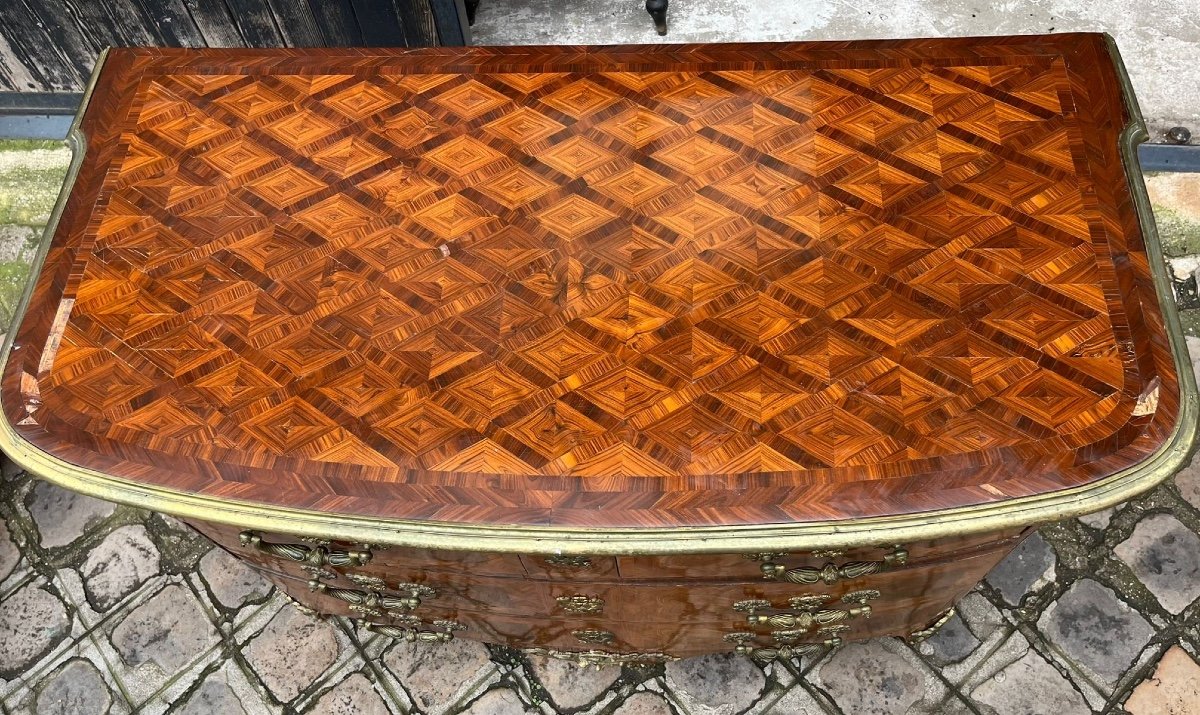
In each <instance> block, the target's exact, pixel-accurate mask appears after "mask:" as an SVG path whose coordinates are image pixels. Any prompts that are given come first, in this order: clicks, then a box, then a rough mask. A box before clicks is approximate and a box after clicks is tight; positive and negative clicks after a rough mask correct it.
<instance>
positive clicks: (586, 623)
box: [272, 576, 969, 657]
mask: <svg viewBox="0 0 1200 715" xmlns="http://www.w3.org/2000/svg"><path fill="white" fill-rule="evenodd" d="M272 581H274V582H275V583H276V585H277V586H279V587H280V588H281V589H282V590H284V591H285V592H286V593H288V594H289V595H291V596H292V597H293V598H294V599H296V600H297V601H299V602H300V603H302V604H304V605H307V606H309V607H311V608H314V609H316V610H317V611H318V612H321V613H327V614H331V615H337V616H343V617H348V618H354V619H361V618H362V617H361V615H360V614H358V613H355V612H354V611H353V610H351V609H350V607H349V604H347V603H345V602H343V601H340V600H337V599H334V598H331V597H329V596H325V595H322V594H315V593H310V592H308V590H307V588H305V587H304V586H303V584H301V583H300V582H299V581H297V580H294V579H289V578H284V577H278V576H274V577H272ZM967 589H969V586H967V588H966V589H963V591H958V592H949V591H946V592H941V593H939V594H931V596H930V598H927V599H924V600H916V601H913V602H911V603H899V602H897V603H894V604H892V605H890V606H889V607H887V608H884V609H881V610H880V611H879V612H878V613H877V614H875V615H873V616H872V617H871V618H870V619H860V620H857V621H855V622H854V623H853V625H852V627H851V629H850V630H847V631H846V632H844V633H842V634H840V637H841V638H842V639H843V640H851V639H855V640H857V639H862V638H872V637H877V636H885V635H907V634H908V633H911V632H913V631H915V630H918V629H920V628H923V627H924V626H925V625H926V624H928V623H929V622H930V621H931V620H933V618H935V617H936V616H937V615H938V614H939V613H941V612H943V611H944V610H945V609H946V608H947V607H949V605H950V604H951V601H952V599H954V598H957V597H959V596H961V594H962V593H963V592H965V590H967ZM412 618H413V619H414V622H412V623H406V622H405V620H406V619H387V618H383V619H379V618H373V619H370V620H371V621H373V622H376V623H380V624H383V625H390V626H401V627H405V626H407V627H412V628H415V629H417V630H421V631H427V632H441V633H445V632H447V631H448V630H449V629H447V627H446V624H455V625H454V626H453V628H455V630H449V632H451V633H452V634H453V636H454V637H455V638H467V639H470V640H478V641H484V642H489V643H506V644H508V645H511V646H513V647H517V648H533V647H545V648H552V649H556V650H564V651H600V652H610V653H623V652H624V653H665V654H668V655H671V656H678V657H687V656H691V655H700V654H703V653H712V652H719V651H727V650H733V649H734V648H735V647H736V643H735V642H732V641H731V640H729V637H733V634H738V633H741V634H751V635H750V636H746V637H744V639H743V642H746V643H748V644H749V645H752V646H756V647H767V646H771V645H773V644H775V643H776V642H777V641H776V638H775V637H774V636H773V634H772V629H771V628H769V627H759V628H751V627H749V626H747V625H746V624H745V623H744V621H743V620H741V619H742V618H744V617H740V614H739V617H737V618H730V619H726V620H723V621H719V622H700V623H687V622H680V621H664V622H632V621H618V620H616V619H613V618H607V617H603V616H590V617H579V618H560V617H548V616H540V615H536V614H529V615H517V614H499V613H481V612H477V611H469V610H464V609H454V608H442V607H437V608H430V609H424V608H422V609H421V610H420V611H418V612H417V613H415V614H413V616H412ZM457 628H461V630H457ZM443 637H444V636H443ZM827 637H831V636H827V635H820V634H816V633H811V634H809V633H806V634H803V635H801V636H799V637H798V638H795V639H794V641H795V642H816V641H820V640H824V639H825V638H827Z"/></svg>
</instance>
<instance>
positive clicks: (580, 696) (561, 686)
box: [529, 656, 621, 710]
mask: <svg viewBox="0 0 1200 715" xmlns="http://www.w3.org/2000/svg"><path fill="white" fill-rule="evenodd" d="M529 667H530V669H531V670H532V671H533V675H534V677H536V678H537V680H538V682H539V683H541V684H542V687H543V688H545V689H546V692H547V693H549V695H550V700H551V701H552V702H553V703H554V704H555V705H556V706H558V707H559V708H564V709H569V710H574V709H576V708H581V707H583V706H584V705H587V704H588V703H590V702H592V701H593V700H596V699H597V698H599V697H600V696H601V695H602V694H604V691H605V690H608V688H609V686H611V685H612V684H613V683H615V682H617V680H618V679H619V678H620V677H621V669H620V668H618V667H611V666H610V667H607V668H596V667H581V666H580V665H579V664H578V663H571V662H568V661H565V660H560V659H558V658H547V657H545V656H533V657H531V658H530V659H529Z"/></svg>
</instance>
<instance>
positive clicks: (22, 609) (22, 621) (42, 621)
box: [0, 581, 71, 677]
mask: <svg viewBox="0 0 1200 715" xmlns="http://www.w3.org/2000/svg"><path fill="white" fill-rule="evenodd" d="M70 628H71V617H70V615H69V614H68V613H67V608H66V606H64V605H63V602H62V601H60V600H59V599H58V597H57V596H55V595H54V594H52V593H50V591H49V590H48V589H47V588H46V587H45V585H44V584H42V583H41V582H38V581H31V582H30V583H28V584H26V585H25V586H22V587H21V588H20V589H18V590H17V591H15V592H13V593H12V594H10V595H9V596H8V598H6V599H5V600H4V601H3V602H0V644H3V647H0V677H10V676H13V675H17V674H19V673H21V672H23V671H24V670H25V669H26V668H28V667H29V666H31V665H33V664H34V663H36V662H37V661H38V660H40V659H41V658H42V657H43V656H45V655H46V654H48V653H50V651H51V650H53V649H54V647H55V646H56V645H58V644H59V643H60V642H62V640H63V639H64V638H66V637H67V634H68V633H69V631H70Z"/></svg>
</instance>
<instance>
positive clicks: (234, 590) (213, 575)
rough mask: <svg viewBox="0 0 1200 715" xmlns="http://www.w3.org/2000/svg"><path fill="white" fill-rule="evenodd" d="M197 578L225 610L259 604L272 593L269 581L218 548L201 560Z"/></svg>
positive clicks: (244, 563)
mask: <svg viewBox="0 0 1200 715" xmlns="http://www.w3.org/2000/svg"><path fill="white" fill-rule="evenodd" d="M200 576H201V577H202V578H203V579H204V582H205V583H206V584H208V589H209V591H210V592H211V593H212V595H213V598H215V599H216V600H217V603H219V604H221V605H222V606H225V607H226V608H240V607H241V606H243V605H244V604H245V603H247V602H248V601H260V600H262V599H263V598H266V597H267V596H268V595H270V593H271V582H270V581H268V580H267V579H266V578H265V577H264V576H263V575H262V574H260V573H259V572H257V571H255V570H254V569H252V568H250V566H248V565H246V562H244V561H241V560H240V559H235V558H234V557H233V556H231V555H230V554H229V553H227V552H226V551H225V550H224V549H220V548H214V549H213V550H211V551H209V552H208V553H207V554H205V555H204V558H202V559H200Z"/></svg>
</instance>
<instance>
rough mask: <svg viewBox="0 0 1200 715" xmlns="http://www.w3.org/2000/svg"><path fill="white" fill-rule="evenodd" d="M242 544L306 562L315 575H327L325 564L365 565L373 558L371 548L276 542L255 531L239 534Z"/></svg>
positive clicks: (340, 565) (267, 552) (305, 566)
mask: <svg viewBox="0 0 1200 715" xmlns="http://www.w3.org/2000/svg"><path fill="white" fill-rule="evenodd" d="M238 541H239V542H240V543H241V545H242V546H246V547H249V548H252V549H257V550H258V551H261V552H262V553H264V554H267V555H270V556H274V557H276V558H281V559H287V560H288V561H296V562H299V563H302V564H304V570H305V571H308V572H309V573H311V574H313V575H321V576H326V575H327V574H328V572H327V571H324V569H323V568H322V567H323V566H338V567H345V566H363V565H364V564H366V563H367V562H368V561H370V560H371V551H370V549H362V550H359V551H340V550H338V549H330V548H328V547H327V546H324V545H322V544H317V545H314V546H305V545H303V544H276V543H271V542H269V541H263V539H262V537H261V536H259V535H258V533H257V532H254V531H243V532H242V533H240V534H238Z"/></svg>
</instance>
